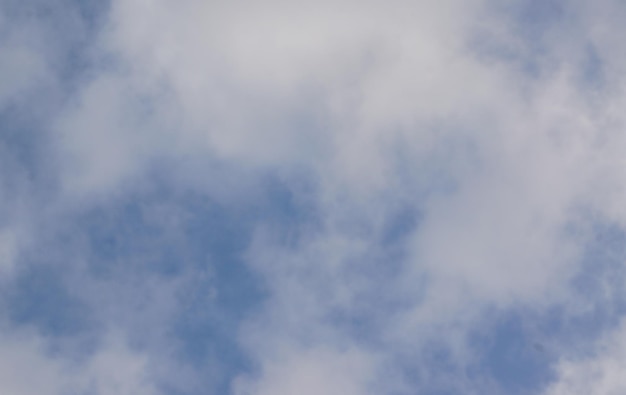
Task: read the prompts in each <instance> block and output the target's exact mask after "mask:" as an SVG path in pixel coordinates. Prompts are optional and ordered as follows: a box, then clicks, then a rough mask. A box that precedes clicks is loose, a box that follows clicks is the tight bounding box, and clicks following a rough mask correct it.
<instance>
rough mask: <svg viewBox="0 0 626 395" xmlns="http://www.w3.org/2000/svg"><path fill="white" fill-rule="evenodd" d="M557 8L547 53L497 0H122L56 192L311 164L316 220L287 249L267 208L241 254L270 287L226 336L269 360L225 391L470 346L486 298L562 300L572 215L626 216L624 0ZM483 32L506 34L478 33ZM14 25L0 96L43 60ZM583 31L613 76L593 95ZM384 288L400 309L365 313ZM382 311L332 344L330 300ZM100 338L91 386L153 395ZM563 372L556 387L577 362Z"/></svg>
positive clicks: (23, 87) (219, 180)
mask: <svg viewBox="0 0 626 395" xmlns="http://www.w3.org/2000/svg"><path fill="white" fill-rule="evenodd" d="M509 4H510V3H509ZM569 7H571V9H569V12H568V14H567V15H568V19H566V20H564V21H561V22H560V24H558V25H557V26H555V27H554V28H553V29H550V30H549V32H548V33H546V35H545V36H544V37H542V42H541V43H539V44H541V45H543V46H545V52H546V53H542V52H541V51H533V50H532V49H531V48H528V46H529V44H528V43H526V42H524V40H523V39H522V38H520V37H518V35H517V34H516V30H515V27H512V26H510V24H511V23H515V21H514V20H513V19H511V18H510V17H509V16H507V14H506V12H504V11H502V10H503V9H498V10H496V9H494V8H492V5H491V3H489V2H483V1H477V0H476V1H456V0H448V1H443V2H438V3H437V4H435V3H433V2H409V1H399V0H398V1H391V2H380V1H366V2H355V1H340V2H330V1H322V2H315V3H311V2H285V1H269V2H262V3H254V4H252V3H248V2H243V1H235V2H229V3H228V4H225V3H224V4H222V3H216V2H212V1H197V0H187V1H182V2H169V1H163V0H130V1H113V2H112V5H111V10H110V14H109V15H108V17H109V19H108V20H107V24H106V25H105V28H104V29H103V30H102V32H101V35H100V36H99V38H98V42H97V44H96V45H95V47H94V48H95V49H96V51H95V52H98V53H97V55H96V56H94V59H92V60H93V61H94V63H98V62H100V61H101V62H102V64H99V63H98V67H95V68H94V70H95V73H96V75H95V76H93V78H91V79H90V80H89V81H86V84H85V85H84V86H83V87H82V88H81V89H80V90H79V92H78V93H77V94H76V95H73V96H72V97H71V100H69V102H68V104H67V105H65V106H64V110H63V111H62V112H60V113H59V114H57V116H56V117H55V119H54V120H53V125H54V126H53V128H52V129H53V130H54V133H56V136H57V144H56V146H55V147H54V149H55V150H56V151H55V153H56V157H57V158H59V163H60V164H59V172H60V174H59V178H60V183H61V184H62V190H63V192H62V193H60V194H59V195H58V196H55V197H54V199H53V201H54V204H58V205H59V206H62V207H72V203H73V202H74V201H75V200H74V199H75V198H76V197H77V196H78V197H80V198H84V199H86V200H89V199H91V198H93V197H94V196H97V197H98V198H102V197H103V196H104V197H106V196H108V195H109V194H115V193H121V192H120V191H124V190H125V189H126V188H132V187H133V186H136V185H137V183H138V182H140V180H141V179H142V176H144V175H145V174H146V173H147V172H148V171H149V170H150V169H151V168H152V166H153V164H154V163H156V162H158V161H159V160H162V159H167V161H168V162H167V163H168V164H171V167H173V168H174V169H172V172H173V173H174V174H177V173H176V172H177V171H178V172H180V173H178V174H182V173H183V172H189V173H194V174H185V175H184V177H183V176H182V175H181V180H183V181H182V182H181V183H182V184H184V183H186V182H188V183H189V184H194V183H195V182H197V180H199V179H202V178H207V179H211V181H207V182H206V184H205V188H206V189H208V190H209V191H208V193H209V194H214V193H220V194H223V195H225V196H229V197H230V196H233V195H236V194H241V192H242V190H241V189H238V182H241V180H236V181H234V182H233V181H230V180H226V178H228V177H230V175H229V174H220V172H219V171H215V170H212V169H210V170H207V169H206V168H205V167H204V165H205V164H206V163H208V162H210V161H212V162H211V163H216V162H219V163H226V164H227V165H225V167H228V166H232V167H236V168H238V169H241V168H243V169H245V170H243V171H242V173H244V174H245V176H246V177H250V178H251V179H254V178H255V177H254V176H255V175H258V174H265V173H266V172H269V171H276V172H277V173H279V174H280V175H281V176H284V178H285V179H287V180H292V178H291V177H293V178H295V176H294V174H302V173H303V174H306V175H307V176H309V177H311V179H312V180H313V182H314V183H315V184H316V189H315V191H316V193H319V195H316V196H313V197H310V200H311V201H312V202H313V206H315V209H316V210H318V211H317V213H318V214H319V218H317V219H316V221H319V223H316V224H315V225H311V227H310V228H306V226H304V228H305V229H304V230H303V231H302V233H303V234H302V235H301V237H300V238H296V239H297V240H296V242H294V243H293V244H294V245H289V246H285V245H284V244H281V242H280V240H279V237H278V236H275V235H273V234H272V228H271V227H269V226H265V225H263V224H262V225H261V226H259V228H260V230H259V231H258V233H257V236H258V237H257V238H256V239H255V243H254V245H253V246H252V248H251V249H250V251H249V252H248V254H247V257H248V259H249V262H248V263H249V264H250V267H251V268H253V269H254V270H255V271H256V272H258V273H260V274H261V275H262V276H264V278H266V279H267V283H268V284H269V287H270V291H271V295H272V296H271V297H270V299H269V301H268V303H267V305H266V306H265V307H264V309H263V310H262V311H260V312H258V316H256V317H255V318H254V319H251V320H250V322H249V323H248V324H249V326H247V327H245V328H244V330H242V333H239V334H238V336H240V340H241V343H243V344H244V345H245V347H246V350H247V351H248V352H250V355H252V356H253V357H254V358H255V359H256V360H257V362H258V363H259V364H260V369H259V372H258V373H259V374H258V375H254V374H253V375H250V376H245V377H241V378H239V379H238V381H237V384H236V386H235V388H236V391H237V392H238V393H240V394H242V395H243V394H259V395H264V394H270V393H271V394H274V393H275V394H282V393H285V394H288V393H294V392H298V393H306V392H303V391H315V393H330V394H332V393H342V394H364V393H368V392H371V391H370V390H369V388H370V387H369V385H370V384H371V383H370V382H369V380H368V378H369V377H372V376H376V374H377V371H378V369H384V368H383V367H382V366H383V365H384V363H380V365H379V361H381V360H386V359H385V358H390V359H392V358H393V356H394V355H395V354H398V353H401V352H412V353H413V355H415V358H416V359H417V361H416V362H415V363H416V365H420V363H421V364H426V362H424V361H421V360H420V355H422V354H420V351H421V349H422V348H423V347H424V345H425V344H426V343H427V342H428V340H429V339H431V338H432V336H434V335H442V334H443V335H450V339H452V340H450V341H449V346H450V347H451V348H458V350H457V351H458V352H459V354H461V353H462V348H463V346H462V345H461V346H458V345H456V344H455V342H457V341H458V342H459V343H462V342H463V335H464V333H465V332H464V330H469V329H471V327H472V326H473V325H478V324H477V322H478V319H479V318H480V317H481V314H482V313H483V312H484V310H485V309H486V308H488V307H493V306H497V307H498V308H501V309H507V308H512V307H515V306H519V305H530V306H533V307H534V308H537V309H541V308H543V307H545V306H549V305H550V304H553V303H557V302H558V303H561V302H563V301H566V300H567V298H566V297H564V296H563V295H567V293H568V292H570V291H571V290H570V289H569V288H568V281H569V279H570V277H571V276H572V275H574V274H576V273H577V271H578V270H579V269H580V266H579V264H580V261H581V256H582V253H583V252H584V251H583V249H584V241H585V236H586V235H585V234H584V232H582V233H581V234H577V235H576V234H572V231H571V229H574V228H575V229H579V228H580V229H585V230H586V229H587V228H586V227H587V226H588V224H587V223H585V221H587V220H588V217H584V216H582V215H581V212H591V213H592V215H591V216H590V217H592V218H593V219H594V220H598V219H600V220H607V221H612V222H615V223H618V224H619V225H620V226H625V225H626V211H625V210H624V206H623V201H624V197H625V196H624V194H625V190H624V187H623V185H624V181H626V180H625V179H624V175H623V171H622V169H623V165H624V159H623V152H624V149H626V140H625V139H624V133H623V126H624V116H623V114H622V113H623V111H622V108H623V104H624V100H625V97H626V96H624V94H623V90H622V87H623V82H624V80H623V77H622V76H621V70H622V69H623V66H624V64H626V63H625V62H626V56H624V54H623V53H622V51H620V50H619V48H620V43H619V39H618V38H617V37H620V34H618V33H619V32H622V31H623V28H622V27H621V22H620V21H621V19H620V18H619V17H618V16H619V15H623V11H621V6H620V5H619V4H618V3H617V2H614V1H603V2H599V3H597V4H596V3H594V5H593V6H592V5H589V4H586V3H584V2H574V3H571V5H569ZM504 9H506V7H504ZM620 12H622V14H620ZM518 22H519V21H518ZM479 33H480V34H483V35H486V36H488V40H487V41H489V44H490V45H493V46H494V48H497V49H498V50H495V51H493V52H494V53H490V52H489V51H487V50H485V49H484V48H482V47H480V45H477V44H476V41H477V40H479V38H480V37H482V39H484V38H485V37H483V36H480V35H479ZM479 36H480V37H479ZM16 37H18V36H15V35H9V39H8V40H5V41H3V42H2V43H0V45H2V48H6V49H7V52H9V53H11V54H12V56H9V58H8V59H9V60H4V61H2V60H0V73H3V74H4V73H6V74H9V75H12V76H15V78H12V79H11V84H9V85H6V86H3V87H2V88H0V104H2V102H3V101H4V102H8V101H9V100H12V98H13V97H15V96H16V95H18V93H19V92H23V91H27V90H28V89H31V85H30V84H32V83H33V82H32V81H39V80H41V79H45V78H48V77H47V76H48V75H50V74H51V71H50V66H49V65H48V59H47V58H46V57H45V55H41V54H39V53H38V52H37V51H36V50H33V49H32V48H31V46H30V44H24V43H21V42H18V41H19V40H18V38H19V37H18V38H16ZM477 37H479V38H477ZM16 42H18V43H17V44H15V43H16ZM483 44H484V43H483ZM475 46H477V47H479V48H476V47H475ZM590 47H593V48H594V50H595V51H596V52H597V55H598V57H599V59H600V65H598V66H597V67H599V68H600V71H598V70H596V71H597V72H598V73H600V74H601V75H602V78H604V79H605V82H604V84H605V85H602V84H599V85H598V86H596V87H594V88H584V83H583V82H581V80H584V78H582V77H581V75H582V74H584V72H582V71H581V70H582V69H583V68H584V63H585V59H586V58H585V56H586V55H585V54H586V53H588V50H589V48H590ZM481 48H482V49H481ZM498 51H500V52H502V53H499V52H498ZM507 51H509V52H507ZM510 52H512V53H514V54H515V55H516V56H517V58H515V56H513V58H514V59H507V58H506V56H504V54H505V53H510ZM520 58H521V59H520ZM105 60H106V62H105ZM107 62H110V63H107ZM526 63H527V64H535V65H536V66H535V67H537V68H538V69H539V72H537V73H536V75H531V74H530V73H526V72H524V67H522V66H520V65H521V64H526ZM587 82H589V81H587ZM581 86H582V87H581ZM594 86H595V85H594ZM207 158H208V159H207ZM190 163H191V165H190ZM300 171H301V173H299V172H300ZM205 172H208V175H207V173H205ZM238 175H239V174H238ZM231 183H232V184H231ZM233 185H234V186H233ZM433 185H436V186H437V187H433ZM196 186H197V185H195V184H194V185H190V186H189V187H190V188H194V187H196ZM217 189H220V192H216V191H215V190H217ZM228 189H233V190H236V191H235V192H230V193H229V192H224V190H228ZM251 189H252V190H253V189H254V186H253V187H250V189H246V190H245V194H246V198H250V196H248V194H250V195H252V192H254V191H252V192H251V191H250V190H251ZM204 192H206V190H204ZM296 198H298V196H296ZM55 199H56V200H55ZM96 201H97V199H96ZM399 202H401V203H403V204H407V205H411V206H414V207H415V209H416V210H417V211H419V212H420V214H421V215H422V217H421V218H422V219H421V222H420V223H419V224H418V226H417V227H416V230H415V231H411V232H412V234H411V235H410V236H409V237H408V242H407V250H408V256H407V257H406V258H403V260H402V261H401V262H393V264H395V265H396V266H397V269H396V270H397V272H396V274H395V275H393V276H391V275H390V276H389V277H388V278H384V279H382V280H381V279H379V278H373V277H370V276H369V275H368V274H367V273H368V271H367V270H368V268H370V267H371V266H376V265H386V264H390V262H386V261H385V259H386V258H385V248H387V246H385V245H382V243H381V241H380V240H381V234H382V233H383V232H384V229H383V228H384V227H385V224H386V221H387V220H388V216H389V214H390V212H392V211H394V209H395V207H396V206H398V205H400V203H399ZM3 235H4V233H3ZM6 235H7V236H6V237H5V238H3V239H0V253H1V254H2V255H0V259H2V257H3V256H6V257H7V258H6V259H5V260H6V261H9V260H10V257H11V256H13V255H14V254H15V247H14V246H15V245H19V240H14V239H13V238H11V237H12V236H11V233H10V232H9V233H6ZM2 240H4V242H3V241H2ZM380 282H383V284H382V286H383V287H384V289H385V291H384V292H381V291H376V290H377V289H379V288H377V287H380V286H381V285H380ZM376 292H381V294H385V295H384V296H386V297H388V298H389V299H390V300H396V299H401V300H402V302H403V303H404V304H402V306H396V307H389V306H383V307H381V306H377V305H373V306H368V307H367V308H366V307H363V302H361V301H360V298H362V297H364V295H370V299H368V300H371V301H374V298H372V297H371V295H372V294H374V295H376ZM387 294H393V295H391V296H390V295H387ZM164 300H165V301H164V302H163V303H166V304H167V303H171V302H172V300H173V299H172V298H170V297H169V296H168V297H165V298H164ZM170 307H171V306H168V309H169V308H170ZM368 308H369V310H368ZM168 309H166V310H168ZM381 309H389V310H390V311H383V312H382V313H388V315H389V317H388V319H385V320H382V321H383V322H381V323H379V329H378V330H379V332H378V333H377V334H376V336H378V337H379V338H378V341H380V342H381V344H383V346H381V348H380V349H377V350H376V351H372V352H371V353H369V352H367V353H366V352H364V351H362V350H360V349H359V347H361V346H362V345H361V344H358V342H357V341H354V342H353V343H350V344H349V346H347V347H344V348H341V347H338V346H337V344H338V343H340V342H341V341H347V339H349V337H350V336H349V334H346V333H345V331H346V330H345V328H343V327H342V326H341V325H338V324H337V323H336V322H333V321H332V320H331V319H329V317H331V316H333V314H339V315H341V314H344V315H350V314H351V313H354V312H355V311H363V310H364V311H366V313H365V314H373V315H375V314H382V313H381V312H380V311H378V310H381ZM157 310H158V309H157ZM168 311H169V310H168ZM123 313H124V314H130V313H128V312H127V311H124V312H123ZM155 314H157V315H158V314H164V315H167V314H166V313H163V312H161V311H160V310H159V311H157V312H156V313H155ZM382 315H385V314H382ZM127 319H128V318H127ZM128 320H129V321H132V319H128ZM255 330H258V331H260V333H261V335H259V334H254V333H251V332H253V331H255ZM446 331H447V332H446ZM458 339H460V340H458ZM266 344H271V345H273V346H276V349H272V348H268V347H267V346H266ZM112 347H113V349H112V350H113V351H110V352H111V353H112V354H109V351H108V350H109V349H108V348H106V347H105V348H103V350H102V351H101V352H102V353H101V354H99V356H97V357H95V358H94V359H93V360H92V363H91V364H90V365H89V367H88V368H86V369H87V372H88V373H87V376H88V377H92V382H93V383H94V384H93V385H95V386H96V387H99V388H100V390H101V392H102V394H103V395H106V394H108V393H109V392H110V393H121V394H124V393H152V392H153V391H155V389H154V388H153V387H152V386H151V385H150V383H148V382H146V381H144V380H145V378H144V377H143V374H144V371H145V370H146V369H148V370H149V369H150V368H149V367H146V366H147V365H146V362H145V360H144V359H143V357H142V356H136V355H134V354H133V353H132V352H131V351H129V350H127V349H126V348H124V346H120V345H119V344H118V343H115V342H113V346H112ZM468 358H469V357H468ZM606 358H608V359H606ZM606 358H605V359H602V358H600V359H598V361H597V362H594V365H593V369H592V370H594V369H595V370H597V371H598V372H599V373H598V375H599V376H598V377H605V378H606V377H608V379H606V380H609V381H611V380H613V379H611V377H612V376H611V375H612V374H613V373H611V372H612V370H611V369H613V368H612V366H614V365H615V363H614V362H610V361H614V360H615V357H613V356H610V355H609V356H608V357H606ZM373 361H375V362H373ZM606 361H609V362H606ZM114 365H115V366H118V365H119V366H122V367H124V366H125V368H123V369H119V368H113V366H114ZM52 366H56V365H52ZM561 366H562V369H563V370H562V371H563V373H562V376H563V380H564V381H563V382H562V383H561V384H555V387H554V388H556V389H553V391H557V392H553V393H554V394H561V393H566V392H558V391H566V390H565V389H560V388H570V387H567V386H570V385H574V384H568V383H570V382H572V380H573V379H571V378H570V376H571V374H570V373H568V372H570V371H578V370H579V369H582V368H579V367H578V365H572V364H568V363H565V362H564V363H563V364H562V365H561ZM581 366H583V365H581ZM42 369H43V370H42V371H43V373H42V375H43V376H44V377H47V376H48V375H53V374H52V373H47V372H48V370H46V369H48V368H42ZM50 369H53V370H54V369H56V368H50ZM577 369H578V370H577ZM572 374H573V373H572ZM571 377H573V376H571ZM598 380H600V382H604V381H602V380H605V379H598ZM606 380H605V381H606ZM563 383H565V384H563ZM16 385H18V384H16ZM20 385H21V384H20ZM15 388H17V387H15ZM302 388H306V390H303V389H302ZM385 390H386V389H382V391H383V392H384V391H385ZM16 391H17V390H16ZM24 391H27V390H24ZM28 391H30V390H28ZM333 391H334V392H333ZM599 393H602V392H599Z"/></svg>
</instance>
